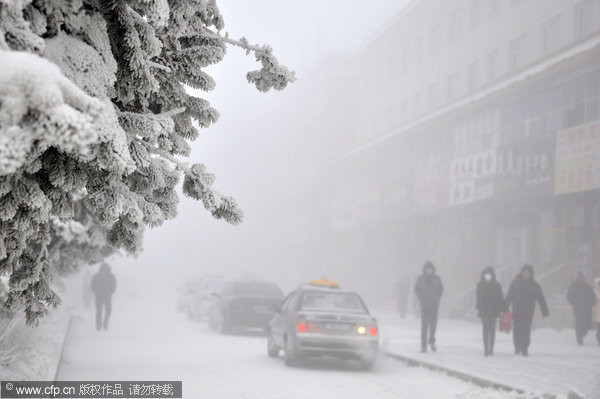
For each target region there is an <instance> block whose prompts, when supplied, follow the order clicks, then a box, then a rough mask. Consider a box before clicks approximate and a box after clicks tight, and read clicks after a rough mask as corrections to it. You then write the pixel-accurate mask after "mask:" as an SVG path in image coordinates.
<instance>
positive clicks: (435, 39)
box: [429, 23, 442, 55]
mask: <svg viewBox="0 0 600 399" xmlns="http://www.w3.org/2000/svg"><path fill="white" fill-rule="evenodd" d="M441 41H442V26H441V24H439V23H437V24H435V25H434V26H433V27H432V28H431V32H430V34H429V55H434V54H435V53H437V52H438V50H439V49H440V45H441Z"/></svg>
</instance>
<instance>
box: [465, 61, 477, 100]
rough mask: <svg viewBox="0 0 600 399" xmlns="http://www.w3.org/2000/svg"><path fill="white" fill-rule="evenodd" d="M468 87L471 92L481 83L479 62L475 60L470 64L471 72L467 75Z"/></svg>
mask: <svg viewBox="0 0 600 399" xmlns="http://www.w3.org/2000/svg"><path fill="white" fill-rule="evenodd" d="M467 82H468V83H467V89H468V91H469V92H472V91H474V90H475V89H477V88H478V87H479V85H480V79H479V62H478V61H473V62H471V63H470V64H469V72H468V76H467Z"/></svg>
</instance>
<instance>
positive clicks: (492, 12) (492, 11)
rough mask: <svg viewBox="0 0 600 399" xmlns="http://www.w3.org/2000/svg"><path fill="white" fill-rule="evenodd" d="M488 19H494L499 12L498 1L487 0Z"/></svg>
mask: <svg viewBox="0 0 600 399" xmlns="http://www.w3.org/2000/svg"><path fill="white" fill-rule="evenodd" d="M489 7H490V8H489V17H490V18H494V17H495V16H496V15H498V13H499V12H500V0H489Z"/></svg>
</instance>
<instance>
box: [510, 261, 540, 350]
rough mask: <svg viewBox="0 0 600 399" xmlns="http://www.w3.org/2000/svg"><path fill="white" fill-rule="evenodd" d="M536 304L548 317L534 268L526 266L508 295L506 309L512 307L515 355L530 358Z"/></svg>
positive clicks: (513, 283)
mask: <svg viewBox="0 0 600 399" xmlns="http://www.w3.org/2000/svg"><path fill="white" fill-rule="evenodd" d="M536 302H537V303H538V304H539V306H540V310H541V311H542V316H544V317H548V315H549V313H548V305H547V304H546V299H545V298H544V293H543V292H542V287H541V286H540V285H539V283H538V282H537V281H535V280H534V279H533V266H531V265H525V266H523V268H522V269H521V273H520V274H519V275H518V276H517V277H516V278H515V279H514V280H513V282H512V283H511V285H510V288H509V289H508V293H507V294H506V307H507V308H509V307H510V306H511V305H512V317H513V341H514V344H515V353H516V354H520V355H523V356H529V344H530V343H531V323H532V322H533V316H534V314H535V304H536Z"/></svg>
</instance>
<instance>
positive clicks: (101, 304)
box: [92, 263, 117, 330]
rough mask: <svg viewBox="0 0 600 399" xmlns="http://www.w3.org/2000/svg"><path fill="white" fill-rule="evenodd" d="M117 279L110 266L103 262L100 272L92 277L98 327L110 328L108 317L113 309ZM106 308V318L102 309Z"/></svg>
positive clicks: (98, 328)
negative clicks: (113, 295)
mask: <svg viewBox="0 0 600 399" xmlns="http://www.w3.org/2000/svg"><path fill="white" fill-rule="evenodd" d="M116 285H117V281H116V279H115V276H114V274H112V273H111V272H110V267H109V266H108V265H107V264H106V263H103V264H102V266H100V270H99V271H98V273H96V274H94V277H92V291H94V299H95V301H96V329H97V330H100V328H102V327H103V328H104V329H105V330H106V329H108V318H109V317H110V310H111V303H110V300H111V297H112V294H113V293H114V292H115V288H116ZM103 310H104V318H103V317H102V311H103Z"/></svg>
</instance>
